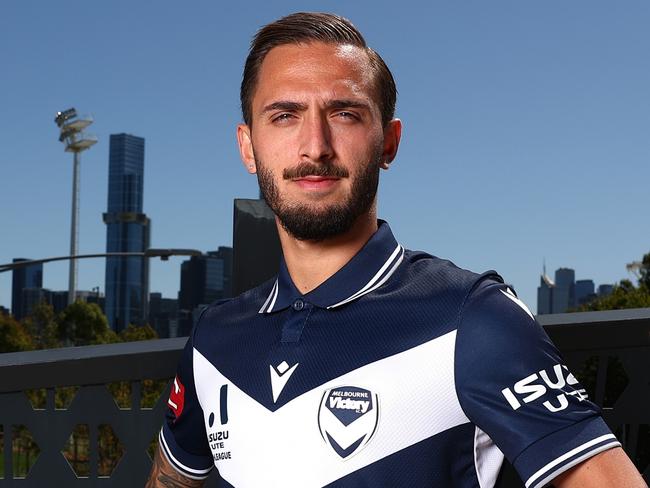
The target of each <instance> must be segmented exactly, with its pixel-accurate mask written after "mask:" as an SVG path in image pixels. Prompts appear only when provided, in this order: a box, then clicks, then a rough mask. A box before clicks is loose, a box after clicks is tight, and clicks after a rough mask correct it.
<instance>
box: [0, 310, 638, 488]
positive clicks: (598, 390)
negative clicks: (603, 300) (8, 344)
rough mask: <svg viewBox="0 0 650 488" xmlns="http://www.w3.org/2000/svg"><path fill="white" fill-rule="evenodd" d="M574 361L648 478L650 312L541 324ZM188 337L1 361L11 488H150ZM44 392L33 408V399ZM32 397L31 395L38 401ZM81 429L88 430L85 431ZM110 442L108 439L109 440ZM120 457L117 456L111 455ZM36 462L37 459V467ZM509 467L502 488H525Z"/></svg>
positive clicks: (1, 461) (1, 413)
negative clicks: (73, 441) (171, 387)
mask: <svg viewBox="0 0 650 488" xmlns="http://www.w3.org/2000/svg"><path fill="white" fill-rule="evenodd" d="M539 321H540V323H541V324H542V325H543V326H544V327H545V329H546V330H547V332H548V333H549V335H550V336H551V338H552V339H553V340H554V341H555V343H556V344H557V345H558V347H559V348H560V350H561V351H562V353H563V355H564V357H565V359H566V361H567V363H568V364H569V366H570V367H571V369H572V370H573V371H574V372H575V373H576V376H578V378H579V379H581V380H582V381H583V383H585V386H586V388H587V390H588V391H589V393H590V396H591V397H592V398H593V399H595V401H596V402H597V403H598V404H600V405H601V406H603V407H604V417H605V420H606V421H607V422H608V424H609V425H610V427H612V429H613V430H614V432H615V433H616V434H617V435H618V437H619V439H620V440H621V442H622V443H623V445H624V448H625V450H626V452H627V453H628V455H629V456H630V457H631V458H632V459H633V460H634V461H635V463H636V465H637V467H638V468H639V469H640V471H642V472H643V473H644V476H645V477H646V480H647V479H648V478H649V477H650V309H634V310H620V311H610V312H586V313H575V314H558V315H547V316H540V317H539ZM184 343H185V339H184V338H178V339H161V340H155V341H146V342H134V343H121V344H109V345H101V346H87V347H76V348H64V349H55V350H45V351H33V352H28V353H10V354H0V428H1V429H2V438H3V440H2V442H1V443H0V451H2V454H1V455H0V467H2V466H4V470H3V472H4V477H3V478H2V479H0V486H2V487H4V486H6V487H13V486H20V487H39V488H43V487H75V486H79V487H90V486H101V487H127V486H143V485H144V482H145V479H146V477H147V474H148V472H149V470H150V467H151V460H150V457H149V455H148V454H147V451H148V449H149V448H150V447H151V443H152V441H154V440H155V438H156V435H157V433H158V430H159V428H160V425H161V422H162V416H163V413H164V410H165V408H166V407H165V405H166V399H167V395H168V388H165V389H164V391H163V392H162V394H160V395H159V398H158V400H157V402H155V404H154V405H151V406H149V407H143V405H142V398H143V389H144V388H145V386H146V384H147V381H149V380H160V379H164V380H168V379H170V378H172V377H173V376H174V373H175V369H176V363H177V361H178V358H179V356H180V353H181V350H182V348H183V346H184ZM115 382H128V384H129V385H130V395H129V399H130V404H129V405H121V406H118V405H117V403H116V401H115V399H114V397H113V395H112V394H111V393H110V391H109V390H110V388H109V385H111V384H112V383H115ZM69 386H76V387H79V388H78V389H77V390H76V394H74V398H73V399H72V401H71V402H70V404H69V405H68V406H67V407H66V408H56V398H57V396H56V395H57V392H58V391H59V390H60V389H61V388H62V387H69ZM35 389H44V390H45V393H44V404H43V405H40V406H39V408H37V409H35V408H34V407H33V406H32V403H30V399H29V398H28V395H27V394H26V392H28V391H30V390H35ZM32 396H33V395H32ZM80 425H81V426H85V427H84V429H85V432H87V445H86V446H84V449H83V450H84V452H87V453H88V455H87V459H84V460H83V463H85V466H86V468H85V469H84V470H80V469H79V468H78V466H77V465H75V463H74V462H73V463H72V464H73V465H75V466H74V468H75V469H76V470H77V472H80V471H83V474H84V476H83V477H79V476H77V475H76V474H75V469H73V466H71V464H70V463H69V462H68V461H67V460H66V458H65V457H64V455H63V453H62V451H64V450H65V448H66V447H65V446H66V445H67V443H68V442H69V439H70V436H71V434H72V433H73V432H79V428H78V427H79V426H80ZM19 428H22V429H24V430H25V429H26V430H27V431H29V432H30V433H31V436H32V438H33V441H34V443H35V444H36V445H37V446H38V449H39V450H40V452H39V454H38V457H37V458H36V462H35V463H33V466H32V467H31V469H30V470H29V473H28V474H27V475H26V477H25V478H24V479H20V478H17V477H16V476H17V475H18V474H20V473H17V472H16V473H15V472H14V469H13V467H14V466H16V465H20V463H21V462H24V461H26V460H25V459H22V458H21V459H16V456H18V455H17V454H15V453H16V452H17V450H16V449H15V445H13V446H12V444H15V441H14V439H13V437H14V436H13V432H14V431H15V430H16V429H19ZM82 430H83V429H82ZM108 431H110V432H112V433H113V434H112V435H114V438H115V439H118V440H119V443H120V444H121V446H122V451H121V452H122V457H121V459H120V461H119V463H118V464H117V466H115V467H114V469H112V471H111V472H110V473H108V474H107V473H106V472H105V470H104V471H103V470H102V466H104V464H103V461H102V456H103V452H104V451H105V446H104V445H103V440H102V439H104V438H105V437H106V433H107V432H108ZM109 437H110V436H109ZM113 456H114V453H113ZM32 461H33V460H32ZM509 469H511V468H509V467H506V468H505V469H504V471H503V476H502V478H501V480H500V482H499V486H500V487H515V486H521V482H520V481H519V480H518V479H517V477H516V475H514V474H513V473H512V472H511V471H509Z"/></svg>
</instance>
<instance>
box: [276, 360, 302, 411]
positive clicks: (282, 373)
mask: <svg viewBox="0 0 650 488" xmlns="http://www.w3.org/2000/svg"><path fill="white" fill-rule="evenodd" d="M299 364H300V363H296V364H294V365H293V366H291V368H289V365H288V364H287V362H286V361H282V362H281V363H280V364H278V365H277V366H276V367H273V366H271V365H269V369H270V370H271V390H272V392H273V403H275V402H276V401H277V400H278V397H279V396H280V393H282V390H284V387H285V385H286V384H287V381H289V378H291V375H292V374H293V372H294V371H295V370H296V368H297V367H298V365H299Z"/></svg>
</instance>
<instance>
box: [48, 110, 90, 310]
mask: <svg viewBox="0 0 650 488" xmlns="http://www.w3.org/2000/svg"><path fill="white" fill-rule="evenodd" d="M54 122H56V125H58V126H59V129H61V133H60V135H59V141H61V142H63V143H64V144H65V151H66V152H71V153H72V154H73V156H74V157H73V170H72V222H71V225H70V256H76V255H77V247H78V245H79V223H78V220H79V162H80V158H79V153H80V152H81V151H85V150H86V149H88V148H89V147H91V146H92V145H94V144H95V143H96V142H97V137H95V136H94V135H91V134H85V133H84V129H85V128H86V127H88V126H89V125H90V124H92V123H93V118H92V117H91V116H90V115H85V116H83V117H79V116H77V111H76V110H75V109H74V108H69V109H68V110H64V111H63V112H57V113H56V117H55V118H54ZM76 288H77V260H76V259H71V260H70V275H69V281H68V304H72V303H74V300H75V292H76Z"/></svg>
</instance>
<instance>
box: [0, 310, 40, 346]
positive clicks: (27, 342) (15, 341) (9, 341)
mask: <svg viewBox="0 0 650 488" xmlns="http://www.w3.org/2000/svg"><path fill="white" fill-rule="evenodd" d="M32 349H34V341H33V340H32V336H31V335H30V334H29V331H28V330H27V329H26V327H25V326H24V325H23V324H21V323H20V322H18V321H17V320H16V319H14V318H13V317H12V316H11V315H4V314H0V353H2V352H18V351H30V350H32Z"/></svg>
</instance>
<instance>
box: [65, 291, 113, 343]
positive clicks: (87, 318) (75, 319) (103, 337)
mask: <svg viewBox="0 0 650 488" xmlns="http://www.w3.org/2000/svg"><path fill="white" fill-rule="evenodd" d="M56 322H57V326H58V327H57V336H58V339H59V340H60V341H62V342H63V343H67V344H69V345H73V346H87V345H90V344H107V343H112V342H119V339H118V337H117V335H116V334H115V332H113V331H112V330H111V329H110V328H109V327H108V320H107V319H106V316H105V315H104V314H103V313H102V310H101V309H100V308H99V306H98V305H97V304H96V303H86V302H82V301H76V302H74V303H73V304H72V305H68V306H67V307H66V308H65V310H63V311H62V312H61V313H60V314H59V316H58V317H57V320H56Z"/></svg>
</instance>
